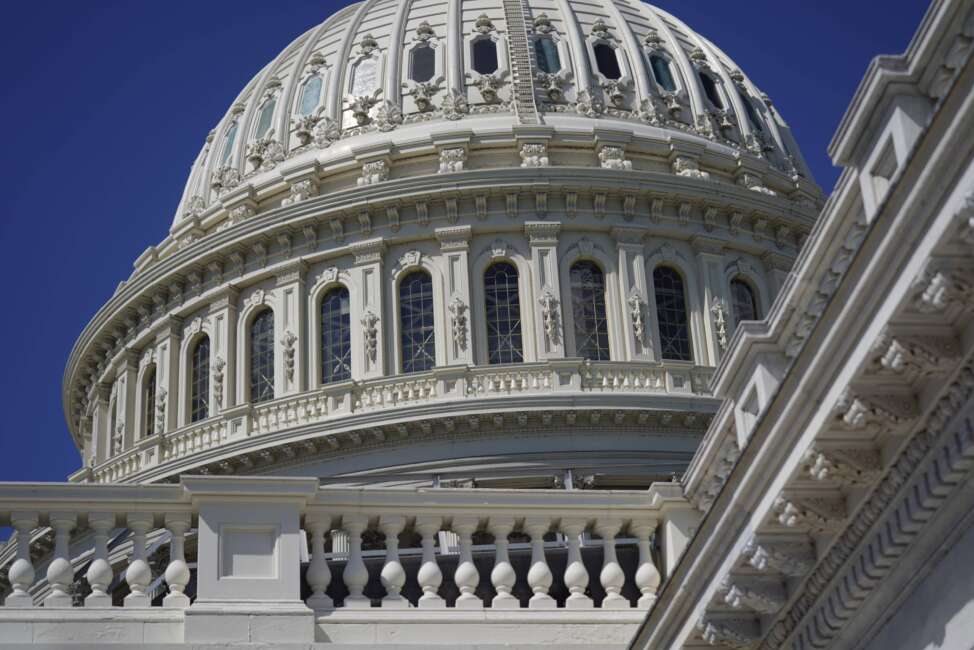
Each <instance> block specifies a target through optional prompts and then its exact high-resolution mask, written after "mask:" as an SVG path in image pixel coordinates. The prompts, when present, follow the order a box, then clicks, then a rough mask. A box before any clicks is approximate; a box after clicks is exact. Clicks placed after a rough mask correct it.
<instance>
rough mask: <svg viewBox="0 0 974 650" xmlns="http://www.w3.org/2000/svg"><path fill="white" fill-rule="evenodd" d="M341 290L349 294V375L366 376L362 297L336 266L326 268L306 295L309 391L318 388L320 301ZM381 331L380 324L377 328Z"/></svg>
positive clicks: (348, 277) (350, 277)
mask: <svg viewBox="0 0 974 650" xmlns="http://www.w3.org/2000/svg"><path fill="white" fill-rule="evenodd" d="M338 287H342V288H344V289H346V290H347V291H348V301H349V314H348V317H349V323H350V324H351V328H352V331H351V348H352V363H351V365H352V376H351V379H357V378H360V377H363V376H364V375H365V357H364V349H365V337H364V335H363V334H362V324H361V320H362V314H363V312H362V309H361V306H360V305H361V299H362V297H361V294H360V293H359V291H358V288H357V286H356V284H355V283H354V282H352V276H351V274H350V273H349V272H348V271H347V270H345V269H342V270H339V269H338V268H336V267H328V268H325V269H323V270H322V271H320V272H319V273H318V275H317V279H316V280H315V282H314V285H313V286H312V287H311V290H310V291H309V292H308V303H307V304H308V331H309V332H311V337H312V338H311V341H310V344H309V345H308V357H309V368H310V375H311V377H310V378H311V381H310V382H309V385H310V386H311V388H312V389H315V388H321V387H322V386H323V385H324V384H322V382H321V362H322V350H321V335H322V331H321V327H322V323H321V301H322V300H323V299H324V297H325V295H326V294H327V293H328V292H329V291H331V290H332V289H335V288H338ZM379 327H380V331H381V323H380V325H379ZM378 343H379V350H378V354H382V352H381V347H382V346H381V342H378Z"/></svg>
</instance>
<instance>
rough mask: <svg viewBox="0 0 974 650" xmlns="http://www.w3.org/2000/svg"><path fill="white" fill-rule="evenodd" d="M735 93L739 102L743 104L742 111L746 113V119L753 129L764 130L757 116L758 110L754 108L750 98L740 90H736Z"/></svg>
mask: <svg viewBox="0 0 974 650" xmlns="http://www.w3.org/2000/svg"><path fill="white" fill-rule="evenodd" d="M737 94H738V96H740V98H741V103H742V104H744V112H745V113H747V119H748V121H749V122H750V123H751V126H753V127H754V130H755V131H764V127H763V126H761V118H760V117H758V112H757V111H756V110H754V104H752V103H751V100H750V98H748V96H747V95H745V94H744V93H742V92H741V91H740V90H738V91H737Z"/></svg>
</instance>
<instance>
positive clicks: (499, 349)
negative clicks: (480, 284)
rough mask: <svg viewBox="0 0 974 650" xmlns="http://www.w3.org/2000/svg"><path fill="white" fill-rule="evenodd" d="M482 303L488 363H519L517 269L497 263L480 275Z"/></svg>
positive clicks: (519, 331)
mask: <svg viewBox="0 0 974 650" xmlns="http://www.w3.org/2000/svg"><path fill="white" fill-rule="evenodd" d="M484 294H485V297H484V302H485V307H486V309H485V311H486V317H487V353H488V362H489V363H521V362H522V361H524V346H523V343H522V340H521V298H520V295H519V294H518V277H517V269H516V268H514V265H513V264H511V263H510V262H498V263H496V264H493V265H491V266H490V268H488V269H487V271H486V272H485V273H484Z"/></svg>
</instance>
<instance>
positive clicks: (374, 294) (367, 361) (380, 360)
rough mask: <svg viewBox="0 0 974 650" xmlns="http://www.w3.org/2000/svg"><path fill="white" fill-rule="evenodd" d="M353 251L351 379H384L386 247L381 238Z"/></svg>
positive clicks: (385, 371) (361, 243) (359, 246)
mask: <svg viewBox="0 0 974 650" xmlns="http://www.w3.org/2000/svg"><path fill="white" fill-rule="evenodd" d="M351 250H352V254H353V255H354V256H355V266H354V268H352V270H351V275H352V285H353V287H352V289H353V292H352V293H351V294H350V295H349V299H350V300H351V301H352V304H351V314H350V321H351V325H352V336H351V345H352V379H355V380H360V379H371V378H373V377H383V376H385V375H386V374H387V366H386V364H387V362H388V359H387V358H386V350H385V346H384V344H383V342H384V341H385V335H384V333H383V332H384V331H388V330H386V327H387V322H386V321H387V319H386V314H385V313H384V310H383V300H382V294H383V289H384V287H385V285H386V278H385V276H384V275H383V254H384V253H385V250H386V245H385V243H384V242H383V241H382V239H381V238H376V239H369V240H367V241H363V242H359V243H357V244H353V245H352V246H351ZM355 291H357V294H356V293H355ZM315 371H317V370H315Z"/></svg>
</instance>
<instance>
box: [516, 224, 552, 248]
mask: <svg viewBox="0 0 974 650" xmlns="http://www.w3.org/2000/svg"><path fill="white" fill-rule="evenodd" d="M560 232H561V223H559V222H558V221H527V222H525V224H524V234H525V235H527V238H528V242H530V244H531V246H555V245H557V244H558V235H559V233H560Z"/></svg>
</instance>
